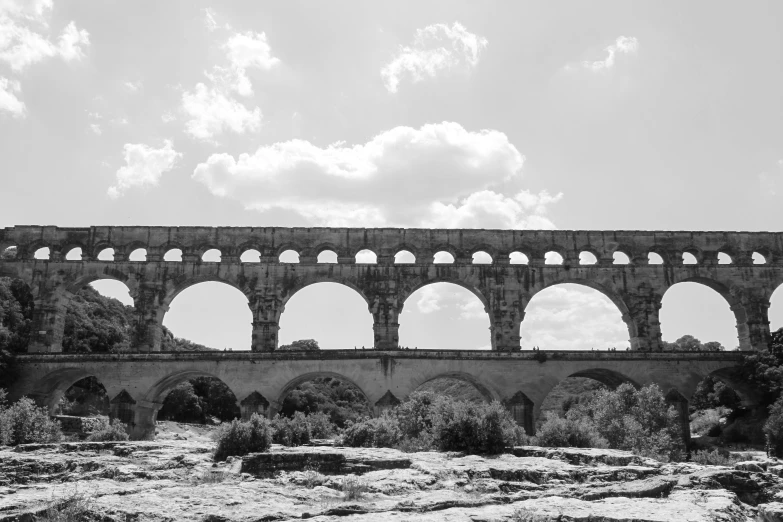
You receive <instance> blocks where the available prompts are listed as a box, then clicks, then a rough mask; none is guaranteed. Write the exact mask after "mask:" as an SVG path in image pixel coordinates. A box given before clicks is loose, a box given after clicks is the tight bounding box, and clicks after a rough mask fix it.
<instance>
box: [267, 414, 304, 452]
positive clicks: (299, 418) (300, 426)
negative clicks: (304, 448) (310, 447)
mask: <svg viewBox="0 0 783 522" xmlns="http://www.w3.org/2000/svg"><path fill="white" fill-rule="evenodd" d="M272 430H273V431H272V440H273V441H274V442H275V443H277V444H283V445H284V446H301V445H302V444H307V443H308V442H310V434H311V433H310V424H309V423H308V421H307V417H306V416H305V414H304V413H302V412H301V411H297V412H296V413H294V416H293V417H290V418H289V417H283V416H281V415H280V414H278V415H276V416H275V418H274V419H273V420H272Z"/></svg>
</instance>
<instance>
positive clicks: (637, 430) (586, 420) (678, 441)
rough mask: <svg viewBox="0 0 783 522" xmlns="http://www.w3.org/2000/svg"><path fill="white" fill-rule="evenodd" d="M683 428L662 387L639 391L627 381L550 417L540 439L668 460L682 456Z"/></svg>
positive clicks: (543, 427) (546, 441)
mask: <svg viewBox="0 0 783 522" xmlns="http://www.w3.org/2000/svg"><path fill="white" fill-rule="evenodd" d="M547 424H548V425H547ZM681 429H682V428H681V425H680V419H679V416H678V414H677V412H676V411H675V409H674V408H673V407H671V406H669V405H668V403H667V402H666V399H665V398H664V396H663V394H662V393H661V390H660V389H659V388H658V386H657V385H655V384H652V385H650V386H646V387H644V388H642V389H640V390H636V389H635V388H634V387H633V386H632V385H630V384H627V383H626V384H623V385H621V386H619V387H618V388H617V389H616V390H614V391H612V390H598V391H596V392H595V394H594V395H593V397H592V398H591V399H590V400H587V401H584V402H580V403H579V404H577V405H574V406H572V407H571V409H570V410H568V412H567V413H566V415H565V417H564V418H560V420H558V419H556V418H552V417H548V418H547V421H546V422H545V423H544V425H543V426H542V430H541V431H540V433H539V436H538V440H539V443H540V444H542V445H581V447H585V446H591V447H595V446H596V445H597V446H598V447H609V448H613V449H621V450H628V451H632V452H634V453H636V454H638V455H642V456H645V457H651V458H656V459H658V460H662V461H668V460H679V459H680V458H681V457H682V455H683V453H684V450H685V446H684V444H683V441H682V433H681ZM564 443H566V444H564Z"/></svg>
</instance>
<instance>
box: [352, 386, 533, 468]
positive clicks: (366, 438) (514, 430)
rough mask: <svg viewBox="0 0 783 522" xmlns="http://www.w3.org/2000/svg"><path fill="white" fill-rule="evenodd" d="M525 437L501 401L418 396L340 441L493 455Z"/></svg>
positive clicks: (355, 427)
mask: <svg viewBox="0 0 783 522" xmlns="http://www.w3.org/2000/svg"><path fill="white" fill-rule="evenodd" d="M524 438H525V435H524V434H523V432H522V429H521V428H520V427H519V426H517V425H516V423H515V422H514V420H513V419H512V418H511V416H510V414H509V413H508V411H507V410H506V409H505V408H504V407H503V405H501V404H500V403H499V402H493V403H491V404H486V403H481V404H477V403H473V402H467V401H456V400H453V399H451V398H449V397H436V396H435V395H434V394H432V393H429V392H417V393H413V394H411V395H410V397H408V399H407V400H406V401H405V402H403V403H402V404H401V405H399V406H398V407H396V408H394V409H391V410H387V411H385V412H384V413H383V414H382V415H380V416H378V417H376V418H372V419H366V420H364V421H362V422H359V423H356V424H354V425H352V426H350V427H348V428H347V429H346V430H345V432H344V434H343V438H342V443H343V444H344V445H346V446H353V447H397V448H400V449H403V450H412V451H422V450H430V449H439V450H443V451H465V452H467V453H490V454H494V453H501V452H503V450H504V449H505V448H507V447H510V446H514V445H516V444H519V443H521V442H522V441H523V440H524Z"/></svg>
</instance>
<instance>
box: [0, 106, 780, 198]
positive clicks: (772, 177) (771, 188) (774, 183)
mask: <svg viewBox="0 0 783 522" xmlns="http://www.w3.org/2000/svg"><path fill="white" fill-rule="evenodd" d="M0 106H2V103H0ZM759 185H760V186H761V191H762V193H763V194H764V195H765V196H776V195H777V194H778V191H779V189H780V187H783V159H782V160H778V162H777V172H772V173H770V172H767V171H764V172H762V173H761V174H759Z"/></svg>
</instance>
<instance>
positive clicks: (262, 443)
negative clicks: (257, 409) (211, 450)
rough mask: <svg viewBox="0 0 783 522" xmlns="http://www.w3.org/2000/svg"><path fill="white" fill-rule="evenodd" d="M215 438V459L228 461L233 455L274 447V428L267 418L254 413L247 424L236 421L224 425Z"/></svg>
mask: <svg viewBox="0 0 783 522" xmlns="http://www.w3.org/2000/svg"><path fill="white" fill-rule="evenodd" d="M215 438H216V440H217V447H216V448H215V455H214V459H215V460H218V461H220V460H226V458H227V457H229V456H232V455H234V456H240V455H247V454H248V453H254V452H259V451H266V450H268V449H269V447H270V446H271V445H272V427H271V426H270V423H269V421H268V420H267V419H266V418H265V417H261V416H259V415H257V414H255V413H254V414H253V416H252V417H250V420H249V421H247V422H242V421H240V420H237V419H234V420H233V421H231V422H230V423H228V424H222V425H221V426H220V427H219V428H218V430H217V432H216V435H215Z"/></svg>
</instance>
